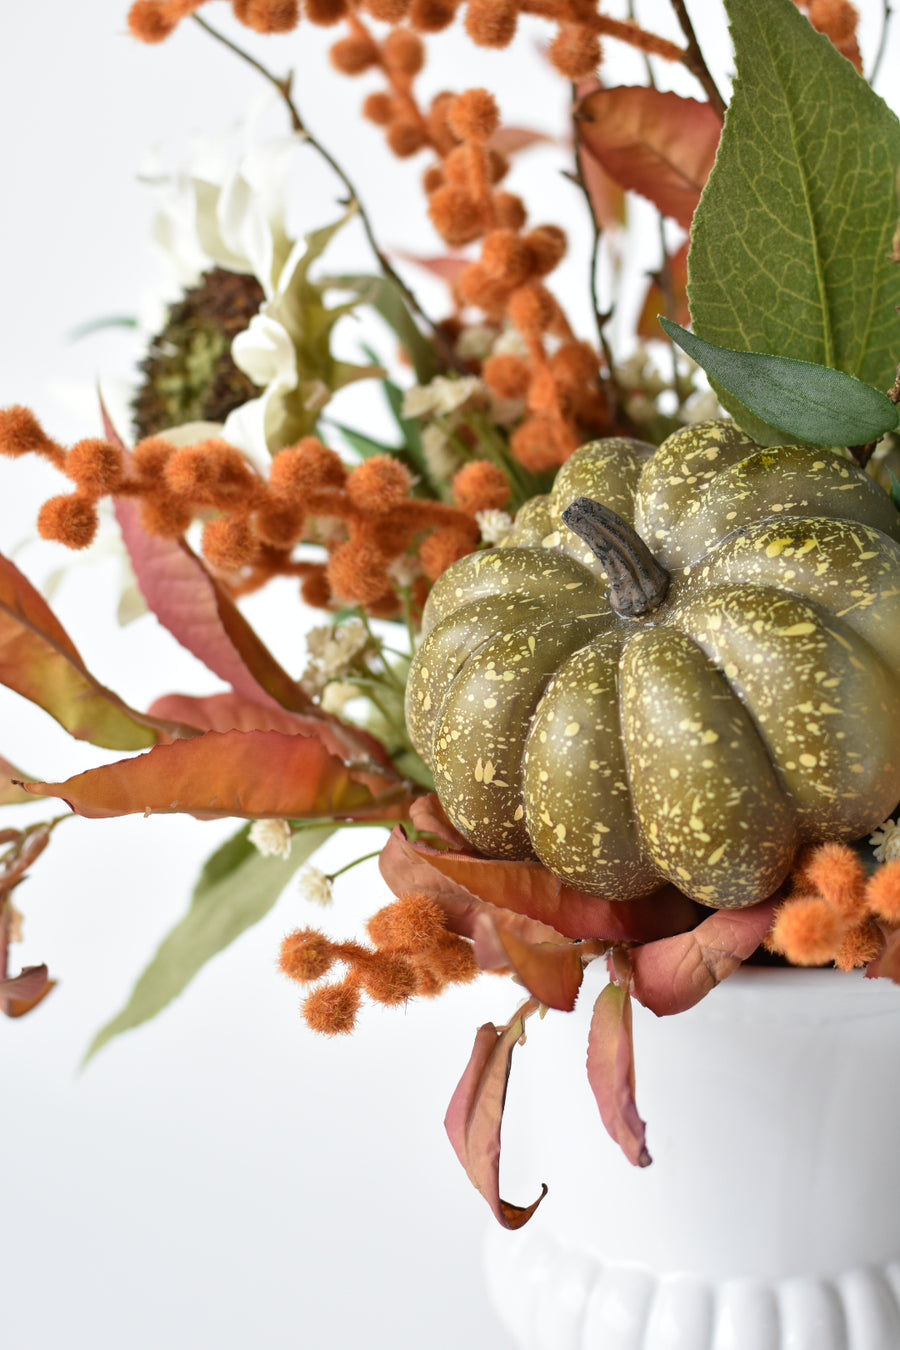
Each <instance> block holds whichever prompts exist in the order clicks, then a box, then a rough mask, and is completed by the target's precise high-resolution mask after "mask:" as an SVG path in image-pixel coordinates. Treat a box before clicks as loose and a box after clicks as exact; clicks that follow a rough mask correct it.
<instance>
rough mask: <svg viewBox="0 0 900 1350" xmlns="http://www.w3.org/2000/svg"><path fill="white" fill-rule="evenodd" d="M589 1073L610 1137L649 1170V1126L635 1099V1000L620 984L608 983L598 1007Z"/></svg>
mask: <svg viewBox="0 0 900 1350" xmlns="http://www.w3.org/2000/svg"><path fill="white" fill-rule="evenodd" d="M587 1072H588V1082H589V1083H590V1085H591V1091H592V1092H593V1094H594V1097H595V1098H596V1101H597V1106H598V1107H599V1108H600V1119H601V1120H602V1121H603V1124H604V1125H605V1127H606V1130H607V1133H608V1134H609V1136H610V1138H611V1139H613V1140H614V1141H615V1142H616V1143H617V1144H618V1145H619V1147H620V1148H621V1150H622V1152H623V1153H624V1154H625V1157H626V1158H627V1159H628V1161H629V1162H630V1163H632V1164H633V1165H634V1166H635V1167H648V1166H649V1165H650V1163H651V1162H652V1159H651V1157H650V1154H649V1153H648V1152H647V1143H646V1138H645V1136H646V1126H645V1124H644V1122H643V1121H642V1120H641V1118H640V1116H639V1115H638V1111H637V1106H636V1105H635V1100H634V1043H633V1037H632V1030H631V997H630V995H629V993H628V991H627V990H626V989H624V988H622V987H620V986H619V985H617V984H608V985H607V986H606V988H605V989H604V990H603V991H602V992H601V994H600V996H599V998H598V999H597V1002H596V1003H595V1004H594V1011H593V1014H592V1016H591V1029H590V1032H589V1033H588V1052H587Z"/></svg>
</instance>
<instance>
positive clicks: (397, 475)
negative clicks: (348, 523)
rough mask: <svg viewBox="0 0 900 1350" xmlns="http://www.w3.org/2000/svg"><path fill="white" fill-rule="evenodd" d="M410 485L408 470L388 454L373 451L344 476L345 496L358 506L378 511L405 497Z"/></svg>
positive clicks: (358, 507) (390, 507)
mask: <svg viewBox="0 0 900 1350" xmlns="http://www.w3.org/2000/svg"><path fill="white" fill-rule="evenodd" d="M409 488H410V476H409V470H408V469H407V468H406V467H405V465H403V464H401V463H400V462H399V461H398V460H396V459H392V458H391V456H390V455H374V456H373V457H372V459H367V460H366V462H365V463H364V464H360V466H359V468H358V469H354V470H353V472H352V473H351V475H350V477H349V478H348V479H347V496H348V497H349V499H350V501H351V502H352V503H353V505H354V506H355V507H356V508H357V510H358V511H374V512H376V513H378V514H379V515H380V514H382V513H383V512H385V511H393V510H394V509H395V508H396V507H398V506H399V505H400V503H401V502H402V501H405V499H406V496H407V493H408V492H409Z"/></svg>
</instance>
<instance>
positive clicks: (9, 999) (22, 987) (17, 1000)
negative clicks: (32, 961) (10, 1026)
mask: <svg viewBox="0 0 900 1350" xmlns="http://www.w3.org/2000/svg"><path fill="white" fill-rule="evenodd" d="M55 988H56V981H55V980H51V979H50V978H49V974H48V971H47V967H46V966H45V965H40V966H25V967H24V968H23V969H22V970H21V971H20V972H19V974H18V975H11V976H9V977H8V978H7V979H4V980H0V1012H2V1013H3V1014H4V1016H6V1017H24V1016H25V1014H26V1013H28V1012H31V1010H32V1008H36V1007H37V1005H38V1004H39V1003H40V1002H41V1001H42V1000H43V999H45V998H46V997H47V995H48V994H49V993H50V991H51V990H52V989H55Z"/></svg>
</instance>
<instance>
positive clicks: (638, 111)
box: [577, 85, 722, 229]
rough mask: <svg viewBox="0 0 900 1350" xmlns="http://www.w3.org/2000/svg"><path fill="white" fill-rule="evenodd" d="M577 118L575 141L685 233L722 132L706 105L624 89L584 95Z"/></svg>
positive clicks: (656, 91)
mask: <svg viewBox="0 0 900 1350" xmlns="http://www.w3.org/2000/svg"><path fill="white" fill-rule="evenodd" d="M577 116H578V134H579V137H580V140H581V142H582V143H583V145H584V146H585V148H586V149H587V150H588V152H589V153H590V154H591V155H592V156H593V157H594V159H596V161H597V162H598V164H600V165H601V167H602V168H603V169H605V170H606V172H607V173H608V174H609V175H610V176H611V177H612V178H613V179H614V180H615V181H616V182H617V183H618V184H619V185H620V186H621V187H623V188H625V189H627V190H629V191H631V192H638V193H640V195H641V196H642V197H647V198H649V200H650V201H651V202H653V204H654V206H656V207H657V208H658V209H659V210H660V211H661V212H662V214H663V215H665V216H671V217H672V219H673V220H677V221H678V223H679V225H682V226H683V227H684V228H685V229H689V228H690V223H691V217H692V216H693V214H694V208H695V207H696V205H697V203H698V201H699V200H700V193H701V192H702V191H703V187H704V184H705V183H706V180H707V178H708V177H709V172H710V169H711V168H712V166H713V162H714V160H715V157H716V149H717V148H718V144H719V136H720V133H721V130H722V125H721V123H720V121H719V119H718V117H717V116H716V114H715V113H714V112H713V110H712V108H711V107H710V106H709V104H708V103H698V102H697V100H696V99H692V98H682V97H681V96H680V95H678V94H672V93H664V92H662V91H661V90H659V89H650V88H647V87H645V86H635V87H629V86H624V85H623V86H620V87H618V88H615V89H597V90H595V91H594V92H593V93H592V94H588V96H587V97H586V98H584V99H582V101H581V102H580V103H579V105H578V112H577Z"/></svg>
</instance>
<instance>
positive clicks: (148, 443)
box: [131, 436, 175, 482]
mask: <svg viewBox="0 0 900 1350" xmlns="http://www.w3.org/2000/svg"><path fill="white" fill-rule="evenodd" d="M174 453H175V446H174V445H173V444H172V443H171V441H166V440H164V439H163V438H162V436H148V437H147V438H146V439H145V440H143V441H138V443H137V445H136V446H135V447H134V450H133V451H132V452H131V463H132V465H133V467H134V470H135V472H136V473H137V474H139V475H140V477H141V478H143V479H145V480H148V481H149V482H159V481H160V480H161V479H162V478H163V476H164V474H165V470H166V465H167V464H168V462H169V460H170V459H171V458H172V456H173V455H174Z"/></svg>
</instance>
